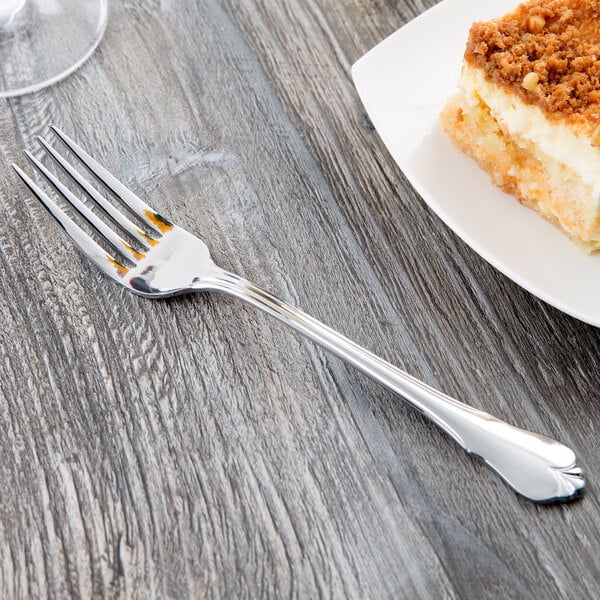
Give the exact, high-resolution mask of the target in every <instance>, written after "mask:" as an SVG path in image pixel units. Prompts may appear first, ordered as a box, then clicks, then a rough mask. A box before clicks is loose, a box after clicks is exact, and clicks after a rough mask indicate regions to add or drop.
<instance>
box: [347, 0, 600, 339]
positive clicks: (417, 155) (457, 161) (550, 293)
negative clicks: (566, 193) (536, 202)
mask: <svg viewBox="0 0 600 600" xmlns="http://www.w3.org/2000/svg"><path fill="white" fill-rule="evenodd" d="M517 4H518V2H517V0H444V1H443V2H441V3H440V4H437V5H436V6H434V7H433V8H431V9H430V10H428V11H427V12H425V13H423V14H422V15H421V16H419V17H418V18H416V19H415V20H414V21H411V22H410V23H408V25H406V26H405V27H403V28H402V29H400V30H398V31H396V33H394V34H392V35H391V36H390V37H388V38H387V39H386V40H384V41H383V42H381V43H380V44H379V45H378V46H376V47H375V48H373V50H371V51H370V52H368V53H367V54H365V56H363V57H362V58H361V59H360V60H359V61H358V62H357V63H356V64H355V65H354V66H353V67H352V76H353V78H354V82H355V84H356V87H357V89H358V93H359V94H360V97H361V99H362V101H363V104H364V105H365V107H366V109H367V112H368V113H369V117H370V118H371V120H372V121H373V124H374V125H375V127H376V129H377V131H378V132H379V135H380V136H381V138H382V139H383V141H384V143H385V145H386V146H387V148H388V150H389V151H390V153H391V155H392V157H393V158H394V160H395V161H396V162H397V163H398V165H399V166H400V168H401V169H402V170H403V171H404V173H405V174H406V176H407V178H408V179H409V180H410V182H411V183H412V184H413V186H414V187H415V189H416V190H417V191H418V192H419V194H420V195H421V196H422V197H423V199H424V200H425V202H427V204H428V205H429V206H430V207H431V208H432V209H433V210H434V211H435V212H436V214H437V215H438V216H439V217H440V218H441V219H442V220H443V221H444V222H445V223H446V224H447V225H448V226H449V227H450V228H452V229H453V230H454V231H455V232H456V233H457V234H458V235H459V236H460V237H461V238H462V239H463V240H464V241H465V242H466V243H467V244H469V246H471V247H472V248H473V249H474V250H475V251H476V252H478V253H479V254H480V255H481V256H482V257H483V258H485V259H486V260H487V261H488V262H490V263H491V264H492V265H493V266H494V267H496V268H497V269H499V270H500V271H502V273H504V274H505V275H507V276H508V277H510V278H511V279H512V280H513V281H515V282H516V283H518V284H519V285H521V286H523V287H524V288H525V289H527V290H529V291H530V292H531V293H532V294H535V295H536V296H538V297H539V298H541V299H542V300H545V301H546V302H548V303H549V304H552V305H553V306H555V307H556V308H558V309H560V310H562V311H564V312H566V313H568V314H570V315H572V316H574V317H577V318H578V319H581V320H582V321H586V322H587V323H591V324H592V325H595V326H597V327H598V326H600V255H594V256H588V255H586V254H584V253H583V252H582V251H581V250H580V249H579V248H578V247H577V246H575V244H573V243H572V242H571V241H570V240H569V239H568V238H567V237H566V236H565V235H564V234H562V233H561V232H560V231H559V230H558V229H557V228H555V227H554V226H553V225H550V224H549V223H547V222H546V221H545V220H544V219H542V218H541V217H539V216H538V215H537V214H536V213H535V212H534V211H532V210H530V209H528V208H525V207H524V206H521V204H519V202H517V201H516V200H515V199H514V198H513V197H512V196H508V195H507V194H505V193H503V192H501V191H500V190H498V189H497V188H496V187H494V186H493V185H492V183H491V182H490V178H489V176H488V175H487V174H486V173H484V172H483V171H481V170H480V169H479V167H477V165H476V164H475V162H474V161H473V160H472V159H470V158H468V157H467V156H465V155H463V154H462V153H461V152H459V151H458V150H457V149H456V148H455V147H454V146H453V145H452V143H451V142H450V141H449V139H448V138H447V136H446V135H445V133H444V131H443V130H442V128H441V125H440V122H439V114H440V112H441V110H442V108H443V106H444V104H445V102H446V100H447V99H448V98H449V97H450V96H452V95H453V94H454V93H456V91H457V87H456V83H457V81H458V76H459V73H460V68H461V64H462V56H463V53H464V49H465V44H466V41H467V36H468V32H469V28H470V26H471V24H472V23H473V21H476V20H487V19H490V18H493V17H496V16H499V15H502V14H504V13H506V12H508V11H509V10H511V9H513V8H515V6H516V5H517Z"/></svg>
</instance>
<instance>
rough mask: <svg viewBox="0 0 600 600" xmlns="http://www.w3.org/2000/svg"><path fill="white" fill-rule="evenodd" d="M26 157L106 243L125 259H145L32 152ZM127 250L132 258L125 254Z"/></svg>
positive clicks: (27, 153)
mask: <svg viewBox="0 0 600 600" xmlns="http://www.w3.org/2000/svg"><path fill="white" fill-rule="evenodd" d="M25 156H26V157H27V158H28V159H29V160H30V161H31V162H32V163H33V165H34V167H36V168H37V169H38V171H40V172H41V173H42V175H43V176H44V177H45V178H46V179H47V180H48V181H49V182H50V183H51V184H52V186H54V188H55V189H56V190H57V192H58V193H59V194H60V195H61V196H62V197H63V198H64V199H65V200H66V201H67V202H69V204H70V205H71V206H72V207H73V208H74V209H75V210H76V211H77V212H79V214H80V215H81V216H82V217H83V218H84V219H85V220H86V221H87V222H88V223H89V224H90V225H91V226H92V227H93V228H94V229H96V231H97V232H98V233H99V234H100V235H102V236H104V238H105V239H106V241H107V242H108V243H109V244H110V245H111V246H112V247H113V248H114V249H115V250H116V251H117V252H118V253H119V254H120V255H121V256H123V257H124V258H131V256H133V258H135V259H137V260H139V259H141V258H143V254H140V253H139V252H137V250H134V249H133V248H132V247H131V246H130V245H129V244H128V243H127V242H126V241H125V240H124V239H122V238H121V237H119V236H118V235H117V234H116V233H115V232H114V231H113V230H112V229H111V228H110V227H108V226H107V225H106V223H104V221H102V220H101V219H99V218H98V217H97V216H96V215H95V214H94V213H93V212H92V211H91V210H90V209H89V208H88V207H87V206H86V205H85V204H84V203H83V202H82V201H81V200H80V199H79V198H77V196H75V194H73V192H71V190H69V189H68V188H67V187H65V186H64V185H63V184H62V183H61V182H60V181H59V180H58V179H57V178H56V177H55V176H54V175H53V174H52V173H51V172H50V171H48V169H47V168H46V167H45V166H44V165H43V164H42V163H41V162H40V161H39V160H38V159H37V158H35V156H33V155H32V154H31V153H30V152H27V150H26V151H25ZM123 249H125V250H127V251H128V252H129V253H130V254H131V256H128V255H127V254H125V253H124V252H123Z"/></svg>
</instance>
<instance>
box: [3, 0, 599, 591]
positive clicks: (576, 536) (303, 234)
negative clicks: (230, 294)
mask: <svg viewBox="0 0 600 600" xmlns="http://www.w3.org/2000/svg"><path fill="white" fill-rule="evenodd" d="M432 4H435V1H434V0H429V1H421V0H415V1H409V0H398V1H397V2H391V1H388V2H384V1H382V0H354V1H352V2H351V1H348V0H344V1H341V0H202V2H197V1H194V0H187V1H184V0H162V1H159V0H139V1H134V0H115V1H113V2H111V14H110V23H109V26H108V30H107V32H106V36H105V38H104V40H103V42H102V44H101V46H100V49H99V50H98V51H97V52H96V53H95V54H94V55H93V57H92V58H91V59H90V60H89V62H87V63H86V64H85V65H84V67H83V68H82V69H81V70H79V71H78V72H77V73H76V74H75V75H74V76H72V77H70V78H69V79H67V80H66V81H64V82H62V83H60V84H58V85H56V86H54V87H52V88H50V89H48V90H46V91H43V92H39V93H37V94H34V95H30V96H26V97H23V98H20V99H13V100H11V101H2V102H0V144H1V145H0V150H1V154H0V157H1V158H0V160H1V169H0V194H1V200H2V211H0V228H1V231H2V233H1V236H0V275H1V277H2V290H3V291H2V294H1V296H0V318H1V323H2V335H3V338H2V339H3V351H2V356H1V360H0V380H1V381H2V386H1V388H2V393H1V395H0V498H1V501H0V549H1V556H0V596H1V597H2V598H43V597H49V598H66V597H74V598H79V597H82V598H89V597H98V598H100V597H111V598H127V597H137V598H259V597H264V598H283V597H291V598H318V597H323V598H393V599H402V598H406V599H414V598H432V599H438V598H457V599H458V598H460V599H463V598H473V599H481V598H536V599H539V598H574V599H575V598H577V599H579V598H593V597H596V598H598V597H600V558H599V556H600V502H599V500H598V498H599V496H598V484H597V482H598V481H599V480H600V468H599V465H598V459H597V457H598V453H599V444H598V441H597V438H596V424H598V423H600V402H599V401H598V390H599V389H600V373H599V370H598V355H599V352H600V333H599V331H598V330H597V329H595V328H593V327H590V326H587V325H585V324H583V323H581V322H578V321H576V320H574V319H572V318H570V317H567V316H566V315H564V314H562V313H560V312H558V311H557V310H554V309H553V308H551V307H549V306H547V305H546V304H544V303H543V302H541V301H539V300H537V299H536V298H534V297H533V296H531V295H530V294H529V293H527V292H525V291H524V290H523V289H521V288H519V287H518V286H517V285H515V284H514V283H512V282H511V281H509V280H507V279H506V278H505V277H504V276H502V275H501V274H500V273H498V272H497V271H496V270H494V269H493V268H492V267H490V266H489V265H488V264H487V263H486V262H484V261H483V260H482V259H481V258H480V257H479V256H478V255H476V254H475V253H474V252H473V251H472V250H470V249H469V248H468V247H467V246H466V245H465V244H464V243H462V242H461V241H460V240H459V239H458V238H457V237H456V236H455V235H454V234H453V233H452V232H451V231H449V229H448V228H447V227H446V226H444V225H443V224H442V223H441V221H440V220H439V219H438V218H437V217H436V216H435V215H433V214H432V213H431V211H430V210H429V209H428V208H427V207H426V206H425V205H424V203H423V202H422V200H421V199H420V198H419V197H418V195H417V194H416V193H415V192H414V191H413V189H412V188H411V186H410V185H409V184H408V183H407V181H406V180H405V179H404V177H403V175H402V173H401V172H400V171H399V170H398V168H397V167H396V166H395V164H394V162H393V161H392V159H391V158H390V156H389V155H388V154H387V152H386V150H385V148H384V147H383V145H382V143H381V141H380V139H379V138H378V136H377V134H376V132H375V131H374V130H373V127H372V126H371V125H370V123H369V120H368V118H367V117H366V115H365V111H364V109H363V107H362V105H361V103H360V101H359V99H358V97H357V94H356V92H355V89H354V86H353V84H352V81H351V78H350V66H351V64H352V63H353V62H354V61H355V60H356V59H357V58H358V57H360V56H361V55H362V54H363V53H364V52H366V51H367V50H369V49H370V48H371V47H372V46H374V45H375V44H376V43H377V42H379V41H380V40H382V39H383V38H384V37H385V36H387V35H388V34H390V33H392V32H393V31H394V30H396V29H397V28H398V27H400V26H401V25H403V24H404V23H405V22H407V21H408V20H410V19H412V18H413V17H415V16H416V15H417V14H418V13H420V12H422V11H423V10H425V9H426V8H428V7H429V6H431V5H432ZM399 60H401V57H399ZM50 123H56V124H58V125H59V126H62V127H63V128H64V129H65V130H66V131H67V132H70V133H72V134H73V135H75V136H76V137H77V139H78V140H80V141H81V142H82V143H83V144H84V145H85V146H86V147H87V148H88V149H89V150H90V151H91V152H92V153H93V154H94V155H95V156H96V157H97V158H98V159H99V160H101V161H102V162H103V163H104V164H105V165H106V166H108V168H109V169H111V170H112V171H113V172H115V173H116V174H117V175H118V176H119V177H121V178H122V179H123V180H124V181H125V182H126V183H127V184H128V185H130V186H131V187H132V188H134V189H136V190H139V191H142V192H143V193H144V194H145V196H146V197H147V198H148V200H149V203H150V204H152V205H156V206H157V207H159V208H160V209H161V211H163V212H164V213H165V214H166V215H169V216H171V217H172V218H173V219H174V220H176V221H177V222H178V223H180V224H182V225H183V226H184V227H186V228H188V229H190V230H192V231H194V232H196V233H198V234H200V235H202V236H203V237H205V238H206V239H207V240H208V241H209V244H210V247H211V249H212V252H213V256H214V257H215V259H216V260H217V262H218V263H220V264H221V265H222V266H224V267H225V268H227V269H229V270H233V271H236V272H238V273H240V274H242V275H244V276H245V277H247V278H249V279H251V280H253V281H256V282H257V283H259V284H261V285H263V286H265V287H267V288H269V289H271V290H272V291H274V292H275V293H276V294H278V295H280V296H281V297H283V298H285V299H287V300H290V301H292V302H293V303H295V304H297V305H299V306H301V307H303V308H304V309H305V310H307V311H308V312H310V313H311V314H313V315H314V316H316V317H318V318H320V319H322V320H323V321H325V322H326V323H328V324H330V325H331V326H333V327H335V328H337V329H339V330H341V331H342V332H344V333H345V334H346V335H348V336H349V337H351V338H353V339H355V340H357V341H358V342H360V343H362V344H364V345H366V346H367V347H369V348H370V349H372V350H374V351H375V352H377V353H379V354H381V355H382V356H384V357H385V358H387V359H389V360H391V361H392V362H394V363H396V364H398V365H399V366H401V367H403V368H404V369H406V370H407V371H409V372H410V373H412V374H414V375H416V376H418V377H420V378H422V379H423V380H425V381H427V382H428V383H430V384H431V385H433V386H436V387H438V388H439V389H442V390H444V391H446V392H447V393H449V394H452V395H454V396H456V397H458V398H460V399H464V400H466V401H468V402H470V403H472V404H473V405H475V406H478V407H482V408H485V409H486V410H488V411H490V412H492V413H493V414H496V415H498V416H499V417H501V418H504V419H507V420H509V421H510V422H513V423H515V424H518V425H520V426H523V427H527V428H529V429H532V430H535V431H539V432H542V433H545V434H547V435H550V436H552V437H555V438H557V439H559V440H561V441H562V442H563V443H565V444H567V445H569V446H571V447H572V448H573V449H574V450H575V451H576V452H577V454H578V456H579V459H580V463H581V464H582V465H583V466H584V467H585V468H586V469H587V472H588V475H589V482H590V483H589V491H588V494H587V496H586V497H585V498H584V499H583V500H581V501H578V502H576V503H572V504H569V505H565V506H554V507H543V506H536V505H534V504H532V503H530V502H528V501H526V500H523V499H521V498H519V497H517V496H516V495H515V494H514V493H513V492H512V490H510V489H509V488H508V487H507V486H506V485H505V484H504V483H503V482H502V481H500V480H499V479H498V478H497V477H496V476H495V475H494V474H493V473H492V472H491V471H489V470H488V469H487V468H485V467H484V466H482V465H481V464H479V463H478V462H476V461H475V460H473V459H471V458H469V457H467V456H466V455H465V454H464V453H463V452H462V451H461V450H460V449H458V448H457V447H456V445H455V444H454V443H453V442H452V441H451V440H450V439H449V438H448V437H447V436H446V435H444V434H442V433H441V432H440V431H439V430H438V429H437V428H436V427H435V426H433V425H431V424H430V423H429V422H428V421H426V420H425V419H424V418H423V417H422V416H421V415H420V414H418V413H417V412H416V411H415V410H412V409H411V408H410V407H409V406H407V405H405V404H404V403H403V402H402V401H401V400H400V399H399V398H397V397H395V396H394V395H392V394H391V393H389V392H387V391H386V390H384V389H382V388H381V387H379V386H377V385H376V384H374V383H372V382H370V381H369V380H367V379H366V378H365V377H363V376H362V375H360V374H358V373H357V372H356V371H354V370H353V369H351V368H350V367H346V366H345V365H344V364H343V363H341V362H340V361H339V360H338V359H336V358H334V357H332V356H331V355H329V354H327V353H325V352H323V351H321V350H320V349H318V348H316V347H315V346H314V345H312V344H311V343H310V342H307V341H305V340H304V339H300V338H299V337H297V336H296V335H294V334H293V333H291V332H290V331H288V330H286V329H284V328H283V327H282V326H280V325H279V324H278V323H277V322H275V321H273V320H270V319H268V318H267V317H264V316H263V315H261V314H258V313H257V312H256V311H255V310H254V309H252V308H250V307H246V306H244V305H242V304H241V303H240V302H238V301H235V300H229V299H227V298H225V297H222V296H218V295H212V296H209V295H201V296H196V297H181V298H178V299H174V300H170V301H163V302H152V301H148V300H142V299H139V298H137V297H134V296H133V295H131V294H128V293H127V292H125V291H123V290H122V289H120V288H118V287H117V286H115V285H112V284H110V283H109V282H108V281H107V280H106V279H104V278H103V277H102V276H101V275H99V274H98V273H97V272H96V271H95V270H94V269H93V268H92V267H91V266H90V264H88V263H87V262H86V261H85V260H84V259H82V258H81V257H80V256H79V255H78V254H77V253H75V252H74V251H73V250H72V248H71V246H70V244H69V243H67V241H66V239H65V237H64V236H63V234H62V233H61V232H60V231H59V230H58V228H57V227H56V226H55V224H54V223H53V222H52V221H51V220H50V218H49V217H48V215H47V214H46V212H45V211H44V210H43V208H42V207H41V206H40V205H38V204H37V203H36V202H35V201H34V200H32V199H31V198H30V196H29V195H28V194H27V193H26V192H25V190H24V188H23V187H22V186H21V185H19V184H18V182H17V181H16V178H15V177H14V176H13V174H12V173H11V171H10V169H9V163H10V162H11V161H14V160H16V161H18V162H20V163H23V162H24V160H23V158H22V156H21V154H20V151H21V149H22V148H34V147H35V141H34V140H35V136H36V135H39V134H46V133H47V128H48V125H49V124H50Z"/></svg>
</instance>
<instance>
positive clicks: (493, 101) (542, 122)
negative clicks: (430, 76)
mask: <svg viewBox="0 0 600 600" xmlns="http://www.w3.org/2000/svg"><path fill="white" fill-rule="evenodd" d="M459 87H460V88H461V89H462V90H463V91H464V92H465V100H466V102H468V103H469V104H473V105H476V104H478V103H479V102H483V103H484V104H485V105H486V106H487V107H488V108H489V110H490V113H491V116H492V117H493V118H494V119H495V120H496V121H497V122H498V123H499V125H500V127H501V128H502V129H503V130H505V131H507V132H508V133H509V134H510V135H511V136H514V137H516V138H519V139H523V140H526V141H527V142H531V143H532V144H534V145H535V146H537V147H538V148H539V149H540V151H541V152H543V153H544V154H546V155H547V156H548V157H549V158H551V159H552V160H553V161H555V162H556V163H559V164H564V165H566V166H567V167H569V168H571V169H572V170H573V171H574V172H575V173H576V174H577V175H578V176H579V177H581V179H582V180H583V182H584V183H585V184H586V185H587V186H589V187H590V188H591V189H592V193H591V194H589V195H588V196H587V198H586V200H587V202H588V205H587V210H588V212H589V213H590V215H596V213H598V211H599V210H600V149H599V148H597V147H595V146H594V145H593V144H592V141H591V140H590V138H589V137H588V136H586V135H585V134H584V133H583V132H581V131H577V129H574V128H573V126H572V125H571V124H569V123H567V122H559V121H551V120H549V119H548V118H547V117H546V115H545V114H544V113H543V112H542V110H541V109H540V107H539V106H537V105H534V104H525V103H523V102H522V101H521V100H520V98H518V97H517V96H515V95H514V94H513V93H512V91H511V90H510V89H507V88H504V87H500V86H498V85H496V84H495V83H494V82H492V81H490V80H489V79H488V78H487V77H486V75H485V73H484V71H483V70H482V69H478V68H474V67H472V66H470V65H469V64H468V63H465V65H464V66H463V70H462V74H461V78H460V81H459Z"/></svg>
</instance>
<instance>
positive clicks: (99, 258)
mask: <svg viewBox="0 0 600 600" xmlns="http://www.w3.org/2000/svg"><path fill="white" fill-rule="evenodd" d="M11 166H12V168H13V169H14V170H15V172H16V173H17V175H18V176H19V178H20V179H21V181H23V183H24V184H25V185H26V186H27V187H28V188H29V189H30V191H31V192H32V194H33V195H34V196H35V197H36V198H37V199H38V200H39V201H40V202H41V203H42V204H43V205H44V207H45V208H46V209H47V210H48V212H49V213H50V214H51V215H52V216H53V217H54V218H55V219H56V221H58V224H59V225H60V226H61V227H62V228H63V229H64V230H65V231H66V232H67V233H68V234H69V236H70V237H71V239H72V240H73V241H74V242H75V244H76V245H77V246H78V247H79V249H80V250H81V251H82V252H83V253H84V254H85V255H86V256H87V257H88V258H89V259H90V260H91V261H93V262H94V263H95V264H96V265H97V266H98V268H99V269H101V270H102V271H103V272H104V273H106V274H107V275H108V276H109V277H112V278H113V279H119V278H120V277H122V276H123V275H125V274H126V273H127V271H128V270H129V269H128V268H127V267H126V266H125V265H123V264H121V263H120V262H119V261H118V260H116V259H115V258H114V257H112V256H110V254H108V253H107V252H106V251H105V250H104V249H103V248H102V247H101V246H100V245H99V244H97V243H96V242H95V241H94V240H93V239H92V238H91V237H90V236H89V235H88V234H87V233H85V231H83V229H81V227H79V226H78V225H76V224H75V223H74V222H73V221H72V220H71V218H70V217H69V216H67V214H66V213H65V212H64V211H63V210H62V209H61V208H60V207H59V206H58V205H57V204H56V202H54V200H52V199H50V198H49V197H48V196H47V195H46V193H45V192H44V191H42V189H41V188H40V187H38V186H37V185H36V184H35V183H34V182H33V180H32V179H31V178H30V177H29V176H28V175H27V174H26V173H25V172H24V171H22V170H21V169H20V168H19V167H18V166H17V165H15V164H14V163H13V164H12V165H11Z"/></svg>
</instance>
